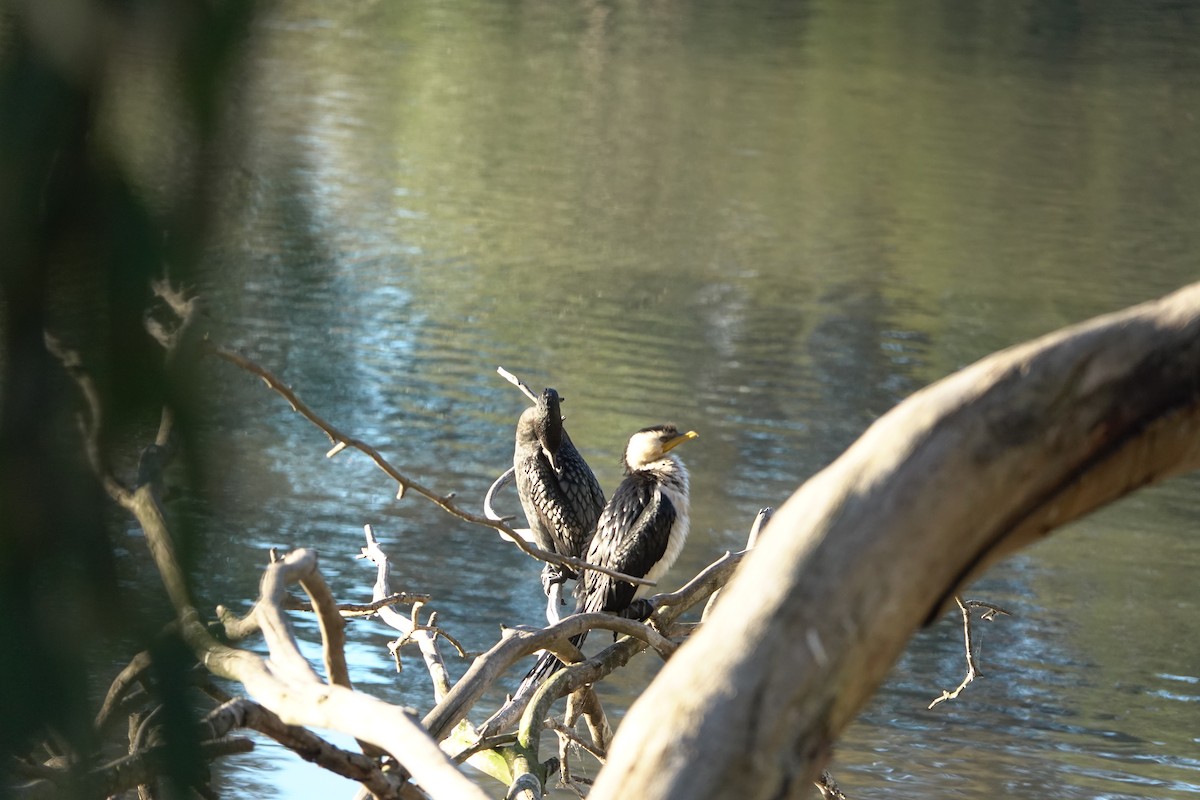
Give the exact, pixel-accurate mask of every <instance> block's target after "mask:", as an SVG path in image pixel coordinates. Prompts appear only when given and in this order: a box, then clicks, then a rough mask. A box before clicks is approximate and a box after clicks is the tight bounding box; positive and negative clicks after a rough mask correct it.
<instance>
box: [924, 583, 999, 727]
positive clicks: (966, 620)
mask: <svg viewBox="0 0 1200 800" xmlns="http://www.w3.org/2000/svg"><path fill="white" fill-rule="evenodd" d="M954 602H956V603H958V609H959V611H960V612H961V613H962V620H963V643H964V644H965V646H966V650H967V676H966V677H965V678H963V679H962V683H960V684H959V685H958V688H956V689H955V690H954V691H952V692H951V691H947V690H945V689H943V690H942V696H941V697H935V698H934V699H933V702H931V703H930V704H929V706H928V708H933V707H934V706H936V705H937V704H939V703H944V702H945V701H947V700H954V699H955V698H957V697H958V696H959V695H960V694H962V690H963V689H965V688H967V685H968V684H969V683H971V681H973V680H975V679H976V678H977V677H981V676H982V675H983V673H982V672H980V670H979V665H978V664H976V663H975V653H974V646H973V640H972V636H971V609H972V608H984V609H986V611H984V613H983V614H982V615H981V618H982V619H985V620H992V619H994V618H995V616H996V615H997V614H1003V615H1005V616H1012V614H1010V613H1009V612H1007V611H1005V610H1004V609H1003V608H1000V607H999V606H996V605H992V604H991V603H984V602H982V601H980V600H967V601H963V599H962V598H961V597H959V596H958V595H955V596H954Z"/></svg>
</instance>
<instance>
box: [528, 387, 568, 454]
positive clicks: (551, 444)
mask: <svg viewBox="0 0 1200 800" xmlns="http://www.w3.org/2000/svg"><path fill="white" fill-rule="evenodd" d="M535 430H536V431H537V437H538V441H539V442H541V444H542V449H543V450H545V451H546V452H547V453H550V454H554V453H557V452H558V448H559V446H560V445H561V444H562V433H563V425H562V399H561V398H560V397H559V396H558V392H557V391H555V390H554V389H551V388H550V387H548V386H547V387H546V388H545V389H542V393H541V395H540V396H539V397H538V401H537V422H536V424H535Z"/></svg>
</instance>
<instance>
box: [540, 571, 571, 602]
mask: <svg viewBox="0 0 1200 800" xmlns="http://www.w3.org/2000/svg"><path fill="white" fill-rule="evenodd" d="M571 577H574V576H573V575H571V574H570V573H568V572H567V571H566V570H565V569H563V568H562V567H560V566H558V565H557V564H547V565H546V566H545V567H543V568H542V591H543V592H545V593H546V596H547V597H549V596H550V587H552V586H554V585H556V584H561V583H566V580H567V578H571ZM564 602H565V601H564Z"/></svg>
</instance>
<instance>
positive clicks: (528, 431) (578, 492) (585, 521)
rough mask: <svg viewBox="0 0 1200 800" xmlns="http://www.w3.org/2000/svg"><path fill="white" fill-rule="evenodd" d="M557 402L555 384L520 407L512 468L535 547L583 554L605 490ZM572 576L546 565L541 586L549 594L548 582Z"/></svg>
mask: <svg viewBox="0 0 1200 800" xmlns="http://www.w3.org/2000/svg"><path fill="white" fill-rule="evenodd" d="M561 402H562V401H561V399H560V398H559V396H558V392H556V391H555V390H554V389H550V388H547V389H543V390H542V393H541V395H540V396H539V397H538V400H537V405H535V406H533V407H532V408H527V409H525V411H524V412H522V414H521V418H520V419H519V420H518V421H517V435H516V447H515V449H514V450H513V467H515V473H516V481H517V494H518V495H519V496H520V498H521V508H522V509H524V511H525V518H526V520H528V522H529V529H530V531H532V533H533V538H534V541H535V542H536V543H537V546H538V547H540V548H542V549H543V550H549V551H550V552H553V553H558V554H559V555H564V556H572V557H575V558H583V556H584V554H585V553H586V552H587V549H588V544H589V543H590V542H591V540H592V533H593V531H595V529H596V521H597V520H598V519H599V517H600V512H601V511H602V510H603V509H604V492H603V490H601V488H600V483H599V481H597V480H596V476H595V475H594V474H593V473H592V470H591V468H590V467H589V466H588V465H587V462H586V461H584V460H583V456H581V455H579V451H578V450H576V449H575V445H574V444H573V443H572V442H571V437H570V436H568V435H567V431H566V430H565V429H564V428H563V423H562V411H561V407H560V404H561ZM574 577H575V573H574V572H573V571H571V570H569V569H566V568H564V567H560V566H558V565H555V564H547V565H546V566H545V568H544V569H543V570H542V588H543V589H545V591H546V594H549V593H550V587H551V585H553V584H554V583H558V582H561V581H563V580H564V579H566V578H574Z"/></svg>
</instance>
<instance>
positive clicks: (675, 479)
mask: <svg viewBox="0 0 1200 800" xmlns="http://www.w3.org/2000/svg"><path fill="white" fill-rule="evenodd" d="M658 463H660V464H662V465H663V466H662V467H661V468H657V467H658V465H657V464H655V465H651V469H655V471H656V472H658V473H659V475H660V476H661V477H662V483H661V484H660V485H659V488H658V491H660V492H662V494H663V495H664V496H665V497H666V498H667V500H669V501H671V505H672V506H673V507H674V508H675V524H674V525H672V526H671V532H670V534H669V535H668V537H667V549H666V552H665V553H663V557H662V559H661V560H660V561H659V562H658V563H656V564H655V565H654V566H653V567H651V568H650V571H649V572H647V573H646V575H645V578H646V579H647V580H651V581H656V582H657V581H658V579H659V578H661V577H662V576H663V575H665V574H666V572H667V570H668V569H670V568H671V565H672V564H674V563H675V559H677V558H679V554H680V553H681V552H682V551H683V545H684V542H686V541H687V537H688V530H689V529H690V527H691V515H690V512H691V508H690V505H689V501H688V494H689V491H688V488H689V487H688V472H687V468H685V467H684V466H683V462H681V461H680V460H679V459H677V458H675V457H674V456H668V457H667V458H665V459H663V460H662V461H661V462H658ZM660 591H661V589H659V588H657V587H652V586H639V587H638V589H637V592H636V593H635V594H634V596H635V597H648V596H649V595H651V594H656V593H658V592H660Z"/></svg>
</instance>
